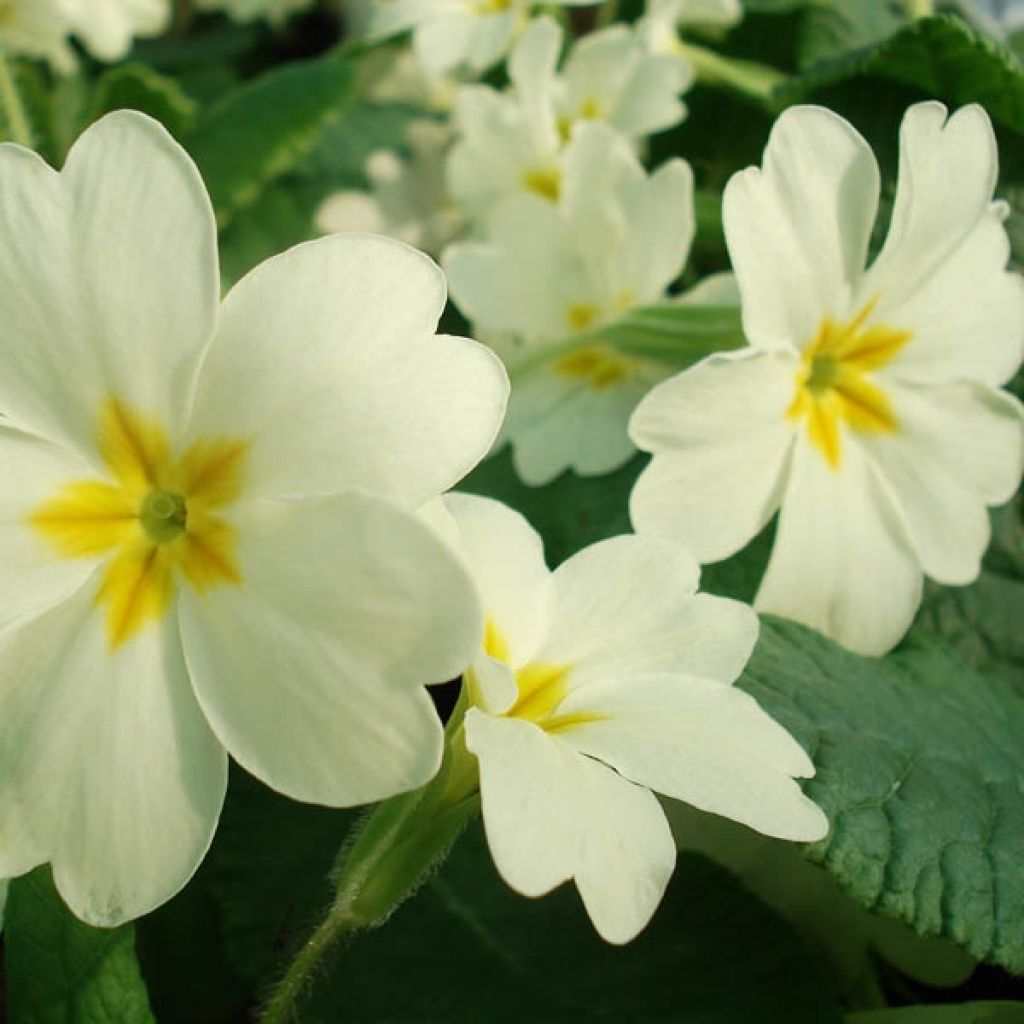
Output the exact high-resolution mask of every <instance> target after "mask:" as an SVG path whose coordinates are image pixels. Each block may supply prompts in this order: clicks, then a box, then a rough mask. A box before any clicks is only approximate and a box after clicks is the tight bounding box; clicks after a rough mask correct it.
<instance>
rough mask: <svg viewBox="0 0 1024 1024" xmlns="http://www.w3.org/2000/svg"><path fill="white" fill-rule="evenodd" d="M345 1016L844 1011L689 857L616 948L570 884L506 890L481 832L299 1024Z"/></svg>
mask: <svg viewBox="0 0 1024 1024" xmlns="http://www.w3.org/2000/svg"><path fill="white" fill-rule="evenodd" d="M342 1018H344V1019H348V1020H391V1021H407V1020H415V1021H444V1022H458V1021H467V1022H468V1021H481V1020H486V1021H524V1020H542V1021H572V1020H591V1019H603V1018H607V1019H610V1020H681V1021H685V1022H686V1024H733V1022H736V1024H739V1022H742V1024H759V1022H760V1024H769V1022H776V1021H781V1020H787V1021H814V1022H816V1024H830V1022H837V1024H838V1022H839V1021H840V1020H841V1013H840V1009H839V1004H838V1000H837V998H836V996H835V994H834V993H833V991H832V989H831V986H830V984H829V982H828V981H827V980H826V978H825V975H824V972H823V970H822V968H821V966H820V964H819V963H818V962H817V961H816V960H815V958H814V957H813V956H812V955H811V953H810V952H809V950H808V949H807V948H806V947H804V946H803V944H802V943H801V942H800V940H799V939H798V938H797V937H796V936H795V935H794V934H793V933H792V932H791V931H790V930H789V928H788V927H787V926H785V925H784V924H783V923H782V922H781V921H779V920H778V919H777V918H776V917H774V915H772V914H771V913H770V912H769V911H768V910H767V909H766V908H765V907H764V906H763V905H762V904H760V903H759V902H758V901H757V900H755V899H754V898H753V897H751V896H750V895H749V894H748V893H747V892H745V891H744V890H743V889H742V887H741V886H740V885H739V884H738V883H737V882H736V881H735V880H734V879H733V878H732V877H731V876H730V875H729V874H728V873H727V872H726V871H724V870H723V869H721V868H718V867H716V866H715V865H713V864H712V863H711V862H710V861H707V860H705V859H704V858H701V857H696V856H686V855H684V856H682V857H680V858H679V862H678V864H677V866H676V871H675V874H674V876H673V880H672V882H671V884H670V886H669V889H668V892H667V894H666V896H665V899H664V901H663V903H662V905H661V907H660V909H659V910H658V912H657V914H656V915H655V918H654V921H653V922H652V924H651V925H650V927H649V928H648V929H647V931H646V932H644V933H643V934H642V935H641V936H640V938H639V939H637V940H636V941H635V942H633V943H631V944H629V945H628V946H625V947H615V946H609V945H607V944H606V943H604V942H602V941H601V940H600V939H599V938H598V937H597V936H596V934H595V933H594V930H593V927H592V926H591V924H590V922H589V921H588V920H587V918H586V916H585V914H584V912H583V910H582V906H581V904H580V901H579V897H578V895H577V894H576V892H575V890H574V889H572V888H570V887H569V886H563V887H561V888H560V889H559V890H558V891H557V892H555V893H553V894H551V895H550V896H546V897H544V898H542V899H539V900H528V899H524V898H523V897H521V896H518V895H517V894H515V893H514V892H512V891H511V890H510V889H508V888H507V887H506V886H505V885H504V883H503V882H502V881H501V880H500V878H499V877H498V875H497V873H496V871H495V869H494V866H493V864H492V862H491V859H490V855H489V853H488V852H487V849H486V846H485V844H484V841H483V838H482V835H481V830H480V828H479V826H478V825H475V826H473V827H471V828H470V829H469V830H468V831H467V834H466V835H465V836H464V838H463V839H462V840H461V842H460V843H459V844H458V845H457V846H456V847H455V849H454V851H453V852H452V854H451V856H450V857H449V859H448V861H446V862H445V864H444V865H443V866H442V868H441V869H440V871H439V872H438V873H437V874H436V875H435V876H434V877H433V878H432V879H431V880H430V881H428V882H427V884H426V885H425V886H424V887H423V888H422V889H421V890H420V891H419V893H418V894H417V895H416V896H414V897H413V898H412V900H410V902H409V903H407V904H406V905H405V906H404V907H402V908H401V909H400V910H399V911H398V913H397V914H396V915H395V916H394V917H393V918H392V919H391V920H390V921H389V923H388V924H387V925H386V926H385V927H384V928H381V929H379V930H377V931H373V932H369V933H364V934H362V935H360V936H359V937H357V939H356V941H355V942H354V943H353V944H352V945H351V947H349V948H348V949H345V950H343V951H342V952H341V953H340V955H339V956H338V959H337V962H336V964H335V966H334V969H333V970H332V971H331V972H330V973H329V974H328V975H327V976H326V977H325V978H324V979H323V980H322V981H321V982H320V984H318V985H317V987H316V988H315V989H314V993H313V1000H312V1003H311V1005H310V1006H309V1008H308V1009H307V1010H306V1011H305V1012H304V1013H303V1018H302V1019H303V1024H335V1022H336V1021H338V1020H339V1019H342Z"/></svg>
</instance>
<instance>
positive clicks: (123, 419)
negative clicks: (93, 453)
mask: <svg viewBox="0 0 1024 1024" xmlns="http://www.w3.org/2000/svg"><path fill="white" fill-rule="evenodd" d="M97 443H98V445H99V450H100V455H101V456H102V457H103V461H104V463H105V464H106V467H107V469H108V470H109V471H110V474H111V476H113V477H114V479H115V480H117V481H118V482H119V483H120V484H121V485H122V486H123V487H125V488H126V489H129V490H131V491H133V492H136V491H147V490H152V489H154V488H160V487H162V485H163V483H164V481H163V479H162V477H163V475H164V474H165V473H166V471H167V468H168V465H169V463H170V447H169V445H168V443H167V435H166V434H165V433H164V431H163V428H162V427H161V426H160V424H159V423H157V422H156V421H155V420H150V419H146V418H145V417H143V416H141V415H140V414H139V413H137V412H136V411H135V410H134V409H131V408H130V407H129V406H127V405H125V404H124V403H123V402H120V401H119V400H118V399H116V398H109V399H107V401H106V402H104V403H103V407H102V408H101V409H100V417H99V437H98V439H97Z"/></svg>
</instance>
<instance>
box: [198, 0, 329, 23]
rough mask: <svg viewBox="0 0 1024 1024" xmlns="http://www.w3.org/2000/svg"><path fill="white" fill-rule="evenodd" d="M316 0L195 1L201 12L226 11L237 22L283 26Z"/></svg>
mask: <svg viewBox="0 0 1024 1024" xmlns="http://www.w3.org/2000/svg"><path fill="white" fill-rule="evenodd" d="M314 3H316V0H195V5H196V9H197V10H200V11H224V12H225V13H226V14H228V15H230V16H231V17H232V18H233V19H234V20H235V21H255V20H256V19H257V18H265V19H266V20H267V21H269V22H270V23H271V24H272V25H282V24H284V22H285V21H286V20H287V19H288V18H289V17H290V16H291V15H292V14H296V13H298V12H299V11H305V10H308V9H309V8H310V7H312V6H313V4H314Z"/></svg>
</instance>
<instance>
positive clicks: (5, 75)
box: [0, 51, 32, 149]
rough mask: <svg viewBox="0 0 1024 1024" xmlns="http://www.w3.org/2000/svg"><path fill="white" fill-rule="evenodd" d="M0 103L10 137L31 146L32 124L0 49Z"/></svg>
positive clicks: (12, 74)
mask: <svg viewBox="0 0 1024 1024" xmlns="http://www.w3.org/2000/svg"><path fill="white" fill-rule="evenodd" d="M0 105H2V106H3V111H4V117H5V119H6V121H7V127H8V129H9V130H10V133H11V139H12V140H13V141H14V142H17V143H18V144H19V145H22V146H27V147H28V148H29V149H31V148H32V126H31V125H30V124H29V120H28V115H27V114H26V113H25V105H24V104H23V103H22V102H21V93H20V92H18V85H17V82H16V81H15V80H14V73H13V72H12V71H11V65H10V64H9V63H8V61H7V56H6V55H5V54H4V53H3V52H2V51H0Z"/></svg>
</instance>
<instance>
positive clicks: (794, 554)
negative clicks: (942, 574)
mask: <svg viewBox="0 0 1024 1024" xmlns="http://www.w3.org/2000/svg"><path fill="white" fill-rule="evenodd" d="M921 587H922V577H921V567H920V565H919V564H918V561H917V558H916V557H915V555H914V553H913V549H912V548H911V545H910V541H909V540H908V538H907V536H906V531H905V528H904V526H903V522H902V518H901V516H900V514H899V512H898V510H897V509H896V508H895V506H894V504H893V502H892V499H891V498H890V497H889V494H888V492H887V490H886V488H885V487H884V485H882V483H881V482H880V481H879V480H878V479H876V477H875V475H874V474H873V473H872V472H871V469H870V467H869V465H868V463H867V460H866V458H865V455H864V452H863V451H862V449H861V447H860V445H859V444H858V443H857V440H856V439H855V438H854V437H852V436H851V435H849V434H844V436H843V460H842V465H841V467H840V468H839V470H838V471H836V470H833V469H831V468H830V467H829V465H828V463H827V462H826V461H825V459H824V457H823V456H822V455H821V453H820V452H819V451H818V450H817V449H816V448H814V447H813V446H812V445H811V442H810V441H809V440H808V439H807V437H806V435H801V437H800V438H799V440H798V441H797V444H796V446H795V448H794V453H793V468H792V472H791V475H790V479H789V483H788V485H787V488H786V493H785V495H784V497H783V499H782V511H781V513H780V515H779V526H778V530H777V532H776V535H775V546H774V548H773V549H772V555H771V559H770V561H769V562H768V568H767V570H766V571H765V575H764V579H763V580H762V581H761V587H760V590H759V591H758V594H757V600H756V601H755V606H756V607H757V608H758V610H759V611H763V612H772V613H773V614H776V615H783V616H785V617H787V618H790V619H795V620H796V621H797V622H802V623H804V624H805V625H807V626H811V627H813V628H814V629H817V630H819V631H820V632H822V633H824V634H825V635H826V636H829V637H831V638H832V639H833V640H837V641H838V642H839V643H841V644H843V646H845V647H848V648H850V650H853V651H856V652H857V653H859V654H871V655H880V654H884V653H885V652H886V651H888V650H889V649H890V648H892V647H893V646H895V644H896V643H897V641H898V640H899V639H900V638H901V637H902V636H903V634H904V633H905V632H906V631H907V629H908V627H909V626H910V623H911V620H912V619H913V617H914V613H915V612H916V611H917V607H918V605H919V604H920V603H921Z"/></svg>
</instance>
